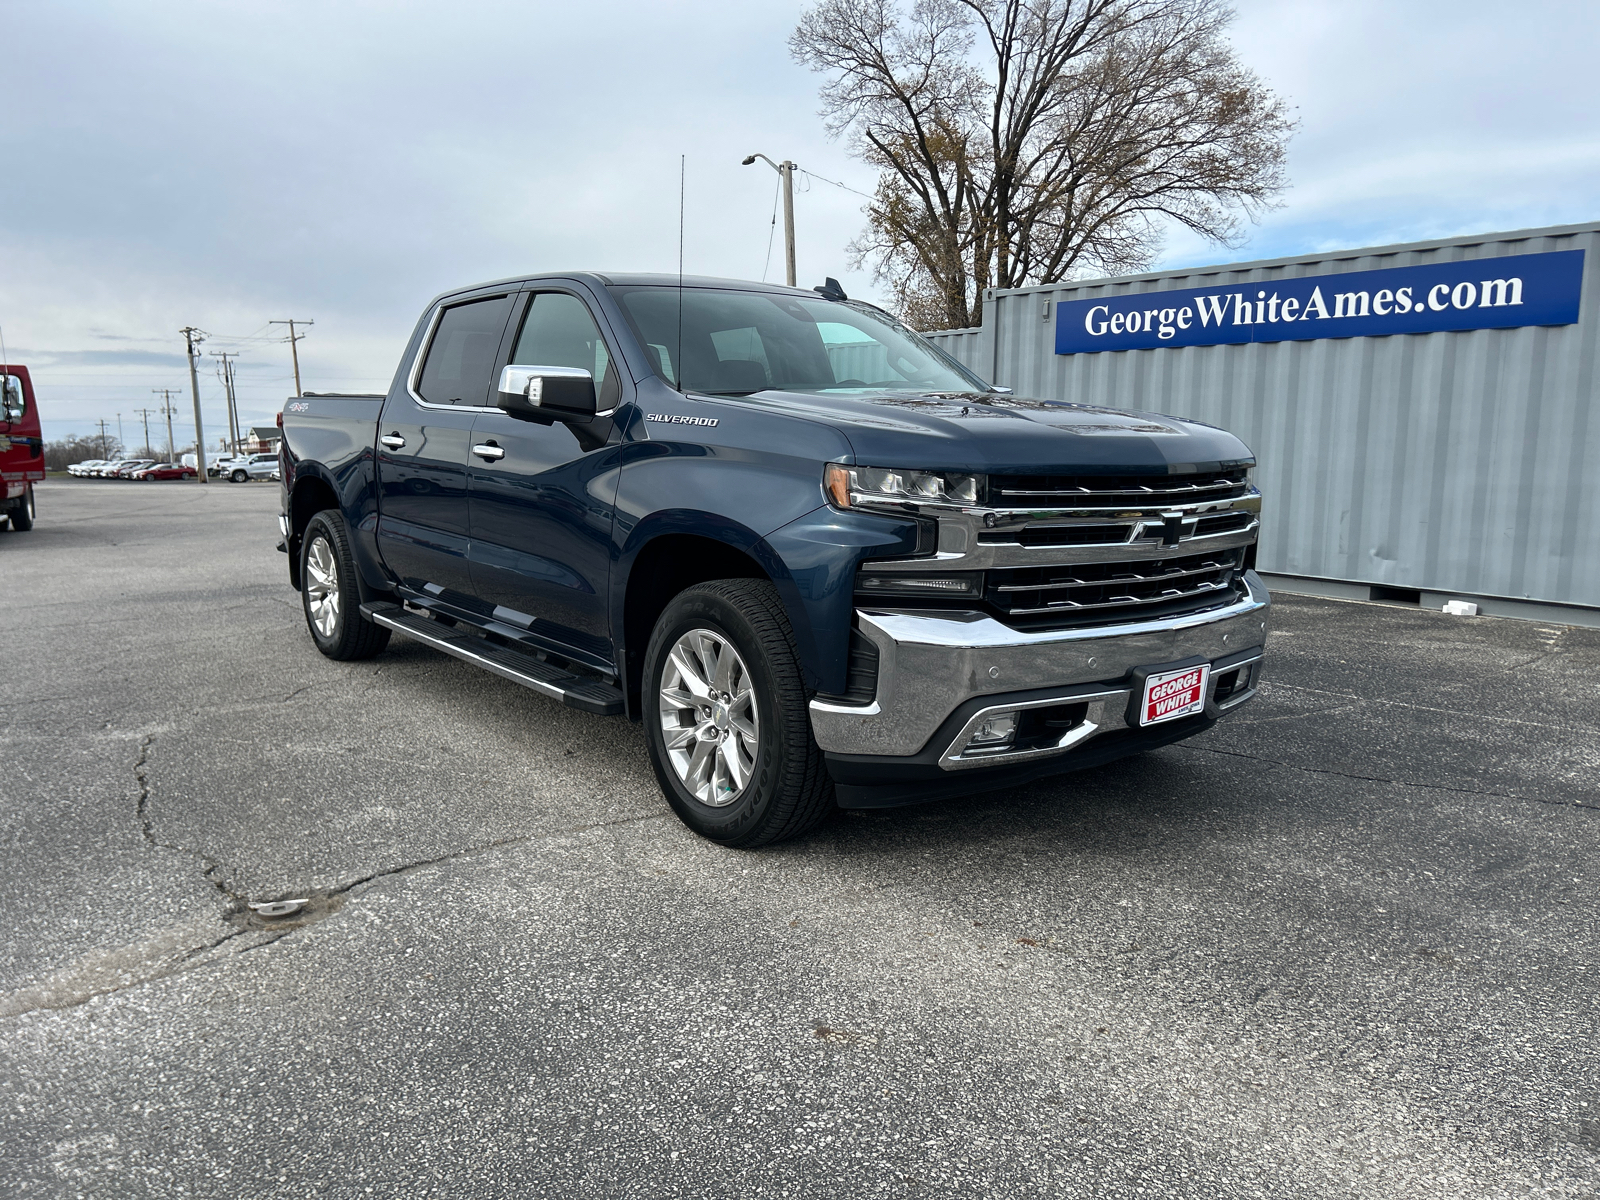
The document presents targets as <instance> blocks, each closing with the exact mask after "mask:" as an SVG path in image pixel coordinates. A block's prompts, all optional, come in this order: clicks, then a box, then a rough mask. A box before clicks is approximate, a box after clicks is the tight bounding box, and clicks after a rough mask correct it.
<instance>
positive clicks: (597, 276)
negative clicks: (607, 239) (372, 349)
mask: <svg viewBox="0 0 1600 1200" xmlns="http://www.w3.org/2000/svg"><path fill="white" fill-rule="evenodd" d="M562 279H576V280H581V281H583V282H585V283H590V284H597V285H599V286H601V287H610V286H612V285H614V284H617V285H622V286H635V287H639V286H653V287H677V286H678V285H679V284H680V283H681V284H682V285H683V286H684V287H692V288H721V289H732V290H737V291H744V292H776V293H782V294H786V295H791V296H809V297H813V298H814V297H815V295H816V293H815V292H813V291H812V290H811V289H810V288H792V287H786V286H785V285H783V284H781V283H757V282H755V281H754V280H750V279H719V278H717V277H716V276H714V275H684V276H682V277H681V279H680V277H679V276H678V275H677V274H675V273H667V272H648V271H540V272H539V273H538V274H535V275H510V276H507V277H506V278H504V279H489V280H485V281H484V282H482V283H474V284H469V285H468V286H466V287H457V288H451V289H450V290H449V291H447V292H441V293H440V294H439V295H438V296H437V297H435V298H434V301H433V303H434V304H437V303H438V302H439V301H440V300H444V299H447V298H449V297H451V296H458V295H462V294H464V293H466V292H476V291H481V290H482V289H484V288H492V287H509V286H517V285H521V284H525V283H539V282H543V281H546V280H548V281H550V282H552V283H554V282H556V281H558V280H562ZM429 307H432V305H431V304H430V305H429Z"/></svg>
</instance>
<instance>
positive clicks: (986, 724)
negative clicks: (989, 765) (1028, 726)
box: [963, 712, 1017, 753]
mask: <svg viewBox="0 0 1600 1200" xmlns="http://www.w3.org/2000/svg"><path fill="white" fill-rule="evenodd" d="M1016 736H1017V714H1016V713H1015V712H1007V713H995V714H994V716H992V717H985V718H984V719H983V724H981V725H979V726H978V728H977V729H976V730H975V731H974V732H973V735H972V737H971V738H970V739H968V741H967V745H966V749H967V750H993V749H995V748H997V747H999V746H1009V745H1010V744H1011V739H1012V738H1014V737H1016ZM963 753H965V751H963Z"/></svg>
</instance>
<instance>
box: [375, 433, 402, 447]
mask: <svg viewBox="0 0 1600 1200" xmlns="http://www.w3.org/2000/svg"><path fill="white" fill-rule="evenodd" d="M378 440H379V441H380V442H382V443H383V444H384V445H385V446H387V447H389V449H391V450H399V449H400V448H401V447H403V446H404V445H405V444H406V440H405V438H403V437H401V436H400V435H399V434H398V433H386V434H384V435H383V436H382V437H381V438H379V439H378Z"/></svg>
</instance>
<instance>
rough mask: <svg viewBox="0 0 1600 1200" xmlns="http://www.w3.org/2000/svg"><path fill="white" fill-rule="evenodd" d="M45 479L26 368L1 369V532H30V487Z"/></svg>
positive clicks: (34, 405)
mask: <svg viewBox="0 0 1600 1200" xmlns="http://www.w3.org/2000/svg"><path fill="white" fill-rule="evenodd" d="M43 478H44V438H43V436H41V433H40V429H39V408H38V406H37V405H36V404H34V402H33V380H32V379H30V378H29V377H28V368H27V367H11V366H0V529H4V528H5V527H6V526H7V525H9V526H10V527H11V528H12V529H16V530H19V531H21V530H28V529H32V528H33V514H34V502H33V485H34V484H35V483H37V482H38V481H39V480H41V479H43Z"/></svg>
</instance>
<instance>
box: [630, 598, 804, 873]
mask: <svg viewBox="0 0 1600 1200" xmlns="http://www.w3.org/2000/svg"><path fill="white" fill-rule="evenodd" d="M692 629H710V630H712V631H713V632H715V633H718V634H720V635H721V636H723V637H725V638H727V639H728V640H729V641H730V642H732V643H733V646H734V649H736V650H737V651H738V652H739V657H740V658H742V659H744V663H745V666H746V667H747V668H748V669H749V672H750V677H751V679H752V681H753V682H754V684H755V691H756V713H757V716H758V719H759V722H760V724H759V729H760V731H761V732H760V744H759V745H758V747H757V754H756V763H755V769H754V770H753V771H752V772H751V781H752V782H751V783H750V784H749V785H747V786H746V788H745V791H744V794H743V795H741V796H740V797H739V798H738V799H737V800H736V801H734V802H733V803H732V804H730V805H727V806H726V807H724V808H714V807H712V806H711V805H709V804H705V803H702V802H701V801H700V800H699V799H698V798H696V797H695V796H694V795H693V794H691V793H690V792H689V790H688V789H687V788H685V787H684V786H683V783H682V782H681V781H680V780H679V779H678V774H677V772H676V771H675V770H673V768H672V762H671V759H670V757H669V756H668V754H667V749H666V739H665V737H664V736H663V734H662V730H661V676H662V674H663V673H664V671H665V668H666V662H667V655H668V653H669V652H670V651H671V649H672V647H673V645H674V644H676V642H677V640H678V639H679V638H680V637H682V636H683V635H684V634H686V633H688V632H689V631H690V630H692ZM777 696H778V688H777V686H776V681H775V680H774V678H773V675H772V666H771V664H770V663H769V662H768V661H767V658H766V655H765V654H763V653H762V651H761V643H760V641H759V639H758V638H757V637H756V635H755V631H754V630H753V629H751V627H750V624H749V622H748V621H746V620H745V619H744V617H743V616H742V615H741V614H740V613H739V611H738V609H736V608H734V607H733V605H731V604H729V603H728V602H727V601H726V600H724V599H722V598H721V597H719V596H714V595H709V594H707V593H704V592H695V591H690V592H686V593H684V594H683V595H681V596H679V597H678V598H677V599H676V600H674V601H673V602H672V603H671V604H669V605H668V606H667V610H666V612H664V613H663V614H662V617H661V620H660V621H659V622H657V624H656V628H655V631H654V632H653V633H652V634H651V636H650V643H649V647H648V648H647V649H646V651H645V663H644V679H643V695H642V696H641V698H640V699H641V703H640V709H641V710H642V714H643V717H644V727H645V738H646V739H647V741H648V743H649V746H650V764H651V766H652V767H654V768H655V773H656V778H657V780H658V781H659V782H660V784H661V790H662V792H663V793H665V795H666V797H667V803H669V804H670V805H672V809H673V811H674V812H676V813H677V814H678V817H679V818H680V819H681V820H682V821H683V823H684V824H685V825H687V826H689V828H690V829H693V830H694V831H695V832H696V833H699V834H701V835H702V836H704V837H707V838H710V839H712V840H713V841H719V842H723V841H738V840H741V839H742V838H743V837H744V836H745V835H746V834H747V833H748V832H749V831H750V830H751V829H753V828H756V827H758V826H760V825H761V823H762V821H763V820H764V819H765V817H766V816H767V813H768V811H769V810H770V809H771V807H772V805H773V803H774V801H775V800H776V798H777V796H778V792H779V788H780V785H781V783H782V780H783V777H784V771H785V769H786V767H787V763H786V762H785V761H784V738H783V734H782V730H783V722H782V720H781V718H780V716H779V713H778V711H777V703H778V701H777Z"/></svg>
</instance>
